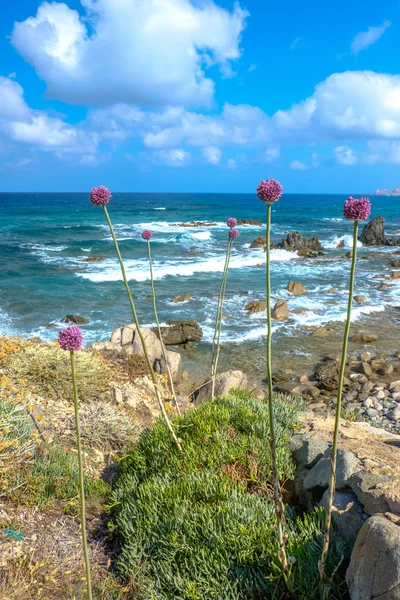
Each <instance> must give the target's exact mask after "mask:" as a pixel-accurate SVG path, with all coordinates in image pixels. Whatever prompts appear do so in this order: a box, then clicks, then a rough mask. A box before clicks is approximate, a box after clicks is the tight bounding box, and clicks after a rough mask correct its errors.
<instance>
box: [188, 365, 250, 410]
mask: <svg viewBox="0 0 400 600" xmlns="http://www.w3.org/2000/svg"><path fill="white" fill-rule="evenodd" d="M248 387H249V379H248V377H247V375H246V373H243V372H242V371H237V370H230V371H227V372H226V373H221V375H218V377H217V380H216V383H215V396H216V397H217V396H226V395H228V394H229V392H230V391H231V389H234V388H235V389H239V390H245V389H247V388H248ZM211 391H212V384H211V381H209V380H207V382H206V383H204V384H203V385H202V386H201V387H200V388H199V389H198V390H196V391H195V392H194V393H193V396H192V400H193V401H194V403H195V405H196V406H198V405H199V404H201V402H203V400H206V399H207V398H211Z"/></svg>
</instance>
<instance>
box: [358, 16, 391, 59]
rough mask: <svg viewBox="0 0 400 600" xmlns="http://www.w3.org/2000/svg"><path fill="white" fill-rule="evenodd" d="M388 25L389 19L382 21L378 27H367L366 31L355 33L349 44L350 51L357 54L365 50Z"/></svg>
mask: <svg viewBox="0 0 400 600" xmlns="http://www.w3.org/2000/svg"><path fill="white" fill-rule="evenodd" d="M390 26H391V22H390V21H384V22H383V23H382V25H380V26H379V27H369V29H367V31H360V33H357V35H356V37H355V38H354V40H353V43H352V44H351V51H352V53H353V54H358V53H359V52H361V51H362V50H366V49H367V48H368V47H369V46H372V44H375V43H376V42H377V41H378V40H379V38H381V37H382V36H383V34H384V33H385V31H386V29H389V27H390Z"/></svg>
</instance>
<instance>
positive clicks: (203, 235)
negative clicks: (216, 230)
mask: <svg viewBox="0 0 400 600" xmlns="http://www.w3.org/2000/svg"><path fill="white" fill-rule="evenodd" d="M190 237H192V238H194V239H195V240H210V239H211V231H199V232H198V233H191V234H190Z"/></svg>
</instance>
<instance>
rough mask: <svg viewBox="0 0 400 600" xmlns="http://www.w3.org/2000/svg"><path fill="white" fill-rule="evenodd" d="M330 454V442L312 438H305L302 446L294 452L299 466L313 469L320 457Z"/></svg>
mask: <svg viewBox="0 0 400 600" xmlns="http://www.w3.org/2000/svg"><path fill="white" fill-rule="evenodd" d="M328 454H329V444H328V443H327V442H324V440H319V439H317V438H310V439H309V440H304V439H303V443H302V445H301V446H300V447H298V448H297V449H296V451H295V452H294V453H293V458H294V460H295V462H296V463H297V464H298V465H299V467H306V468H307V469H312V468H313V467H314V466H315V465H316V464H317V462H318V461H319V460H320V458H323V457H326V456H328Z"/></svg>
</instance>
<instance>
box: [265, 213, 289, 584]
mask: <svg viewBox="0 0 400 600" xmlns="http://www.w3.org/2000/svg"><path fill="white" fill-rule="evenodd" d="M266 229H267V231H266V238H267V247H266V255H267V256H266V259H267V260H266V291H267V324H268V332H267V378H268V411H269V428H270V444H271V455H272V476H273V480H274V504H275V512H276V523H277V527H278V542H279V550H278V558H279V560H280V561H281V564H282V567H283V570H284V575H285V579H286V580H288V576H289V564H288V560H287V556H286V548H285V538H284V535H283V525H284V521H285V508H284V505H283V500H282V494H281V489H280V485H279V475H278V465H277V453H276V432H275V418H274V402H273V393H272V360H271V347H272V321H271V205H270V204H268V203H267V225H266Z"/></svg>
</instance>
